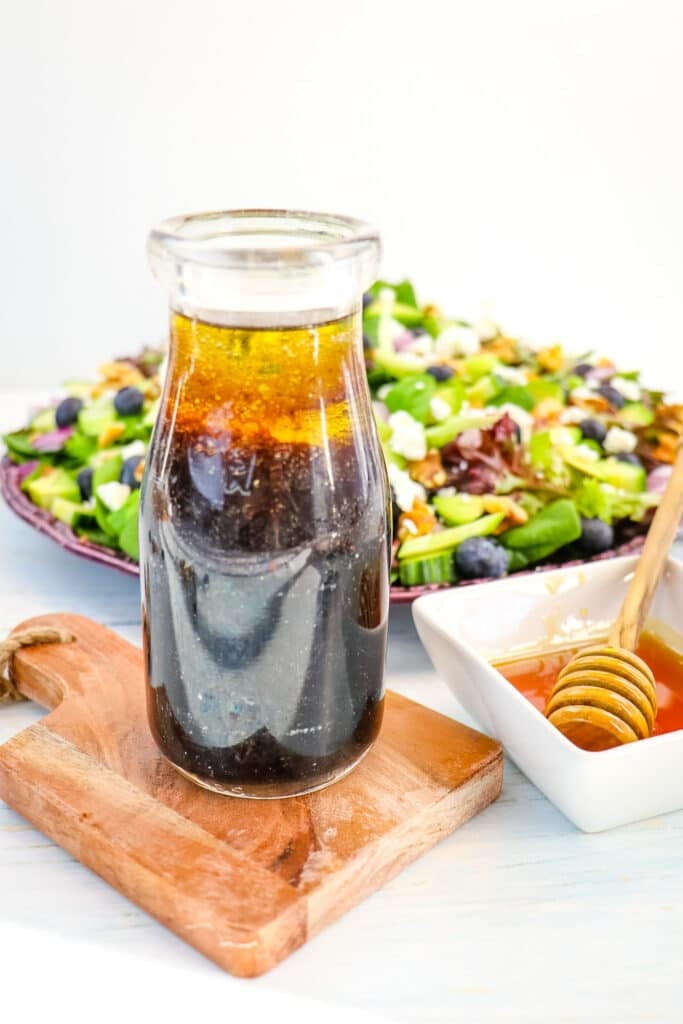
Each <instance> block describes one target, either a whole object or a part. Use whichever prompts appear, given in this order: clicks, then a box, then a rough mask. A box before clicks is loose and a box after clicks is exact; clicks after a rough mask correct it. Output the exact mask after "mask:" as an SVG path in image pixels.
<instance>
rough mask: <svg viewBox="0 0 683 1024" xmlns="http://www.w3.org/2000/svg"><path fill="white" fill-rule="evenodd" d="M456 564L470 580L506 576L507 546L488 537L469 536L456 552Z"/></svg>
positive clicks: (460, 571) (461, 573)
mask: <svg viewBox="0 0 683 1024" xmlns="http://www.w3.org/2000/svg"><path fill="white" fill-rule="evenodd" d="M455 564H456V566H457V568H458V572H459V573H460V575H461V576H464V577H465V579H468V580H476V579H484V578H488V577H498V576H504V575H505V573H506V572H507V568H508V556H507V552H506V550H505V548H502V547H501V546H500V544H496V543H495V542H494V541H492V540H489V539H488V537H469V538H468V539H467V540H464V541H463V542H462V544H461V545H460V546H459V547H458V549H457V550H456V552H455Z"/></svg>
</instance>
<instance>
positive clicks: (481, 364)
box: [462, 353, 499, 383]
mask: <svg viewBox="0 0 683 1024" xmlns="http://www.w3.org/2000/svg"><path fill="white" fill-rule="evenodd" d="M498 364H499V361H498V359H497V358H496V356H492V355H488V354H487V353H484V354H483V355H480V356H468V357H467V359H463V361H462V370H463V374H464V376H465V378H466V379H467V380H469V381H472V382H473V383H474V381H477V380H479V378H480V377H484V376H486V374H489V373H492V371H493V370H494V369H495V367H496V366H498Z"/></svg>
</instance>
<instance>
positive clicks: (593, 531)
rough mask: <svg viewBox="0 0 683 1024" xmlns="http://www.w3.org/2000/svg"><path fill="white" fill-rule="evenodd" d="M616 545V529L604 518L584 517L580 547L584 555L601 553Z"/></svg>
mask: <svg viewBox="0 0 683 1024" xmlns="http://www.w3.org/2000/svg"><path fill="white" fill-rule="evenodd" d="M613 546H614V530H613V529H612V527H611V526H610V525H609V523H606V522H604V521H603V520H602V519H582V520H581V536H580V537H579V548H580V549H581V551H582V553H583V554H584V555H599V554H600V553H601V552H603V551H609V549H610V548H611V547H613Z"/></svg>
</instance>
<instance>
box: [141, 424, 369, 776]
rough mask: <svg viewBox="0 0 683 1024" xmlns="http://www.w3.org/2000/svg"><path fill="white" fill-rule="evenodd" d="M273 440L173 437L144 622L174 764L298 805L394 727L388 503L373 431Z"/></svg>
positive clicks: (147, 533) (177, 430) (151, 494)
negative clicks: (388, 659)
mask: <svg viewBox="0 0 683 1024" xmlns="http://www.w3.org/2000/svg"><path fill="white" fill-rule="evenodd" d="M333 415H334V410H332V412H331V418H330V422H332V416H333ZM336 422H337V424H338V425H339V424H341V425H342V427H343V426H344V424H343V421H342V418H341V417H340V416H338V417H337V421H336ZM361 426H362V425H361ZM265 434H266V442H267V443H264V441H263V434H261V435H259V433H258V432H254V433H253V434H252V436H251V438H247V439H245V438H244V436H242V437H240V438H238V439H235V436H234V432H231V431H224V432H223V433H221V432H218V431H216V430H215V429H213V430H212V431H210V432H209V431H208V430H206V429H202V428H201V426H200V427H199V428H198V427H197V426H196V424H194V423H192V422H189V423H188V422H186V423H184V424H181V425H180V426H179V425H178V424H177V423H176V424H174V425H173V429H168V430H166V432H165V433H164V432H163V428H162V434H161V437H160V438H157V439H155V445H156V453H155V455H154V457H153V459H152V462H151V465H150V467H149V470H148V474H147V479H146V481H145V494H144V496H143V514H142V520H141V545H142V551H143V611H144V616H143V625H144V638H145V653H146V660H147V674H148V681H149V684H150V685H149V687H148V706H149V718H150V724H151V728H152V731H153V734H154V736H155V739H156V741H157V743H158V745H159V747H160V748H161V750H162V751H163V753H164V754H165V755H166V756H167V757H168V758H169V759H170V760H171V761H172V762H173V763H174V764H176V765H177V766H178V767H179V768H181V769H182V770H184V771H186V772H188V773H190V774H191V775H193V776H196V777H198V778H199V779H202V780H204V781H206V782H207V784H209V785H211V784H217V785H220V786H221V787H226V788H231V789H234V790H236V791H240V790H241V789H242V788H245V789H246V790H247V791H248V792H249V791H258V789H259V788H263V789H268V790H271V791H272V790H273V789H274V790H275V791H277V787H278V785H281V786H282V790H283V792H287V791H288V789H289V790H291V789H295V790H296V789H298V788H300V789H301V790H304V789H310V788H315V786H316V785H318V784H322V783H324V782H325V781H328V780H329V778H330V777H334V776H335V775H337V774H341V773H343V772H344V770H345V769H346V768H348V767H350V766H351V765H353V764H354V763H355V762H356V761H357V760H358V759H359V758H360V757H361V756H362V755H363V754H364V753H365V751H366V750H367V749H368V747H369V746H370V744H371V743H372V742H373V740H374V739H375V737H376V735H377V733H378V731H379V728H380V724H381V718H382V709H383V672H384V658H385V648H386V629H387V599H388V579H387V577H388V572H387V567H388V552H389V543H388V538H387V532H386V530H387V526H386V507H385V498H386V491H385V488H384V486H383V479H382V477H381V475H380V474H381V473H382V472H383V469H382V467H381V453H377V454H378V458H375V453H374V451H373V449H372V442H373V440H374V439H373V438H372V437H370V438H368V439H367V441H368V450H367V452H365V453H363V452H361V453H360V456H359V431H358V430H356V432H355V436H354V434H353V432H352V431H343V430H340V431H338V435H337V436H336V437H335V436H334V435H333V436H332V437H329V436H328V437H327V439H326V443H325V444H318V443H311V444H306V443H290V442H284V441H282V440H278V439H277V438H276V439H275V440H273V439H272V438H271V437H269V436H268V434H267V431H266V432H265ZM313 440H314V441H315V440H316V438H314V439H313Z"/></svg>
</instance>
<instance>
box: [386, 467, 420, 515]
mask: <svg viewBox="0 0 683 1024" xmlns="http://www.w3.org/2000/svg"><path fill="white" fill-rule="evenodd" d="M387 472H388V474H389V483H390V484H391V487H392V490H393V492H394V498H395V499H396V504H397V505H398V507H399V508H400V509H401V511H402V512H409V511H410V509H411V508H412V507H413V502H414V501H415V499H416V498H417V500H418V501H425V500H426V498H427V492H426V491H425V489H424V487H423V486H422V484H418V483H417V481H415V480H411V478H410V475H409V474H408V473H407V472H406V470H405V469H399V468H398V466H397V465H396V464H395V463H394V462H389V463H388V464H387Z"/></svg>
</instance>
